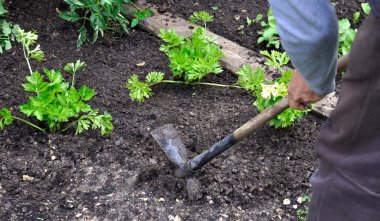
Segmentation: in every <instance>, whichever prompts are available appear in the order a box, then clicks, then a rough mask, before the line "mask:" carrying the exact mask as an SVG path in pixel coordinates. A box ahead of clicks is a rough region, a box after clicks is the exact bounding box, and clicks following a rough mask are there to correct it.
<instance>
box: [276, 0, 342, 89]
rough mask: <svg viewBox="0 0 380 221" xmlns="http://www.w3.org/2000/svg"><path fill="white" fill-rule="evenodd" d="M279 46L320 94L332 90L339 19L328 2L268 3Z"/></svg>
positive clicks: (290, 0)
mask: <svg viewBox="0 0 380 221" xmlns="http://www.w3.org/2000/svg"><path fill="white" fill-rule="evenodd" d="M269 3H270V5H271V7H272V9H273V15H274V17H275V19H276V22H277V30H278V33H279V35H280V38H281V44H282V46H283V47H284V49H285V50H286V52H287V53H288V55H289V57H290V60H291V61H292V64H293V65H294V67H295V68H296V69H297V70H298V71H299V72H300V74H301V75H302V77H303V78H304V79H305V80H306V82H307V83H308V85H309V87H310V89H311V90H312V91H313V92H314V93H316V94H319V95H326V94H328V93H331V92H332V91H334V90H335V74H336V67H337V50H338V37H339V35H338V20H337V18H336V14H335V10H334V8H333V6H332V5H331V3H330V1H327V0H308V1H303V0H269Z"/></svg>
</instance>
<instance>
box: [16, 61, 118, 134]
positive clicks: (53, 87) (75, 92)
mask: <svg viewBox="0 0 380 221" xmlns="http://www.w3.org/2000/svg"><path fill="white" fill-rule="evenodd" d="M76 63H82V62H80V61H77V62H76ZM82 64H83V63H82ZM66 66H67V65H66ZM77 70H78V69H77ZM44 74H45V76H46V77H47V79H45V76H43V75H41V74H40V73H39V72H38V71H35V72H33V73H32V74H31V75H30V76H27V77H26V80H27V83H25V84H22V86H23V88H24V90H25V91H26V92H31V93H34V94H35V96H30V97H29V102H28V103H25V104H22V105H20V111H21V112H22V113H24V114H26V115H27V116H28V117H29V116H33V117H36V118H37V119H38V120H39V121H42V122H46V123H47V125H48V126H49V129H50V131H53V132H55V131H57V130H59V129H61V125H62V123H67V122H69V121H70V119H71V118H78V117H79V116H80V115H81V114H82V113H88V114H85V115H83V116H81V117H80V118H79V120H78V127H80V128H77V133H80V132H82V131H83V130H85V129H88V127H86V125H85V124H86V121H84V123H83V122H81V123H79V122H80V121H82V120H84V119H87V120H91V122H92V123H93V125H92V128H93V129H95V128H101V130H102V131H101V132H102V134H105V133H108V132H109V133H110V132H111V130H112V127H110V126H109V125H112V123H111V120H112V117H110V115H109V114H104V115H97V113H98V111H97V110H95V111H94V110H92V108H91V107H90V105H88V104H86V102H87V101H89V100H91V98H92V97H93V96H94V95H95V91H94V90H93V89H91V88H89V87H87V86H86V85H83V86H81V87H80V89H76V88H75V87H74V86H73V85H71V87H70V85H69V83H68V82H66V81H65V79H64V78H63V76H62V74H61V72H60V71H56V70H48V69H44ZM86 116H88V117H86Z"/></svg>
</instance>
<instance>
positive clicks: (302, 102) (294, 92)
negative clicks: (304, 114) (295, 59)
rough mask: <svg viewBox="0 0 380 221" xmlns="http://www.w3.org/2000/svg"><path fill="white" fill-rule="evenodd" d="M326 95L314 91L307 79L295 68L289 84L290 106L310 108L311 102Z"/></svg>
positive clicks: (298, 108) (300, 108) (302, 108)
mask: <svg viewBox="0 0 380 221" xmlns="http://www.w3.org/2000/svg"><path fill="white" fill-rule="evenodd" d="M323 97H324V96H321V95H318V94H316V93H314V92H313V91H312V90H311V89H310V88H309V85H308V84H307V82H306V81H305V79H304V78H303V77H302V76H301V75H300V73H299V72H298V71H297V70H295V71H294V74H293V78H292V80H291V81H290V83H289V86H288V103H289V106H290V107H292V108H294V109H297V110H305V109H308V108H310V104H312V103H315V102H318V101H320V100H321V99H322V98H323Z"/></svg>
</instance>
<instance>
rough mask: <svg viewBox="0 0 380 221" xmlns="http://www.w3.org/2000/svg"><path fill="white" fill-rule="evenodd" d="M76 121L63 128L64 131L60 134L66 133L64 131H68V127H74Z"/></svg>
mask: <svg viewBox="0 0 380 221" xmlns="http://www.w3.org/2000/svg"><path fill="white" fill-rule="evenodd" d="M78 120H79V119H78ZM78 120H76V121H73V122H71V123H70V124H69V126H67V127H65V129H63V130H62V132H64V131H66V130H68V129H69V128H70V127H72V126H74V124H76V123H77V122H78Z"/></svg>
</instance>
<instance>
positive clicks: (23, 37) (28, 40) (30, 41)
mask: <svg viewBox="0 0 380 221" xmlns="http://www.w3.org/2000/svg"><path fill="white" fill-rule="evenodd" d="M16 39H17V41H18V42H20V43H21V44H22V46H23V50H24V52H25V54H26V59H27V60H29V59H31V58H33V59H36V60H37V61H43V59H44V56H45V54H44V52H43V51H41V48H40V45H37V46H36V47H35V48H34V49H32V48H31V47H32V46H34V45H35V44H36V43H37V39H38V35H37V34H36V33H35V32H31V31H29V32H26V31H24V30H23V29H21V28H17V29H16Z"/></svg>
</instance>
